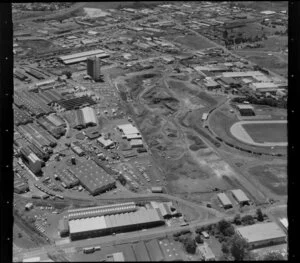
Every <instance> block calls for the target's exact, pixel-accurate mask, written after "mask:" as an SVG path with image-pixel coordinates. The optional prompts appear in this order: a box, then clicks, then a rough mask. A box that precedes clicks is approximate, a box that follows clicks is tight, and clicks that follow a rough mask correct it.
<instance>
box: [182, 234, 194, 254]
mask: <svg viewBox="0 0 300 263" xmlns="http://www.w3.org/2000/svg"><path fill="white" fill-rule="evenodd" d="M183 245H184V247H185V250H186V252H188V253H190V254H195V253H196V248H197V244H196V242H195V240H194V239H192V238H191V237H188V238H185V239H184V240H183Z"/></svg>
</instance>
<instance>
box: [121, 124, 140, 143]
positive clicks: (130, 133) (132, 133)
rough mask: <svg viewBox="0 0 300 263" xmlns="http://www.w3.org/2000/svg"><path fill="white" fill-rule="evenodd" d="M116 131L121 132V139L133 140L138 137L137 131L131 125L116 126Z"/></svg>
mask: <svg viewBox="0 0 300 263" xmlns="http://www.w3.org/2000/svg"><path fill="white" fill-rule="evenodd" d="M118 129H119V130H120V131H121V132H122V138H123V139H130V140H132V139H134V138H135V137H136V136H140V132H139V130H138V129H137V128H136V127H134V126H133V125H132V124H131V123H128V124H123V125H118Z"/></svg>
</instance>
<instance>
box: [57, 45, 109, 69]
mask: <svg viewBox="0 0 300 263" xmlns="http://www.w3.org/2000/svg"><path fill="white" fill-rule="evenodd" d="M90 56H96V57H100V58H107V57H109V54H108V53H106V52H105V51H104V50H101V49H96V50H90V51H85V52H80V53H75V54H71V55H65V56H60V57H59V60H60V61H62V62H63V63H64V64H66V65H69V64H74V63H79V62H83V61H86V59H87V58H88V57H90Z"/></svg>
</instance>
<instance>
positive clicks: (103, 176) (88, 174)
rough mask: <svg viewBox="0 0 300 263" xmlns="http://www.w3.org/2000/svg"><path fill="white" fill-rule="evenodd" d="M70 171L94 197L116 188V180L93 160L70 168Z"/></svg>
mask: <svg viewBox="0 0 300 263" xmlns="http://www.w3.org/2000/svg"><path fill="white" fill-rule="evenodd" d="M69 170H70V171H71V172H72V173H73V174H74V175H75V176H76V177H77V178H78V179H79V182H80V184H81V185H82V186H83V187H84V188H85V189H86V190H87V191H89V192H90V193H91V194H92V195H97V194H100V193H102V192H105V191H107V190H110V189H113V188H115V185H116V182H115V180H114V179H113V178H112V177H111V176H110V175H108V174H107V173H106V172H105V171H104V170H103V169H102V168H100V167H99V166H98V165H97V164H96V163H95V162H93V161H91V160H87V161H85V162H84V163H80V164H76V165H73V166H70V168H69Z"/></svg>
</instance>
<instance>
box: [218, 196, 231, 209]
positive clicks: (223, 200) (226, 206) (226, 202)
mask: <svg viewBox="0 0 300 263" xmlns="http://www.w3.org/2000/svg"><path fill="white" fill-rule="evenodd" d="M217 196H218V199H219V201H220V202H221V204H222V206H223V208H224V209H229V208H232V203H231V201H230V200H229V198H228V196H227V195H226V194H225V193H219V194H218V195H217Z"/></svg>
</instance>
